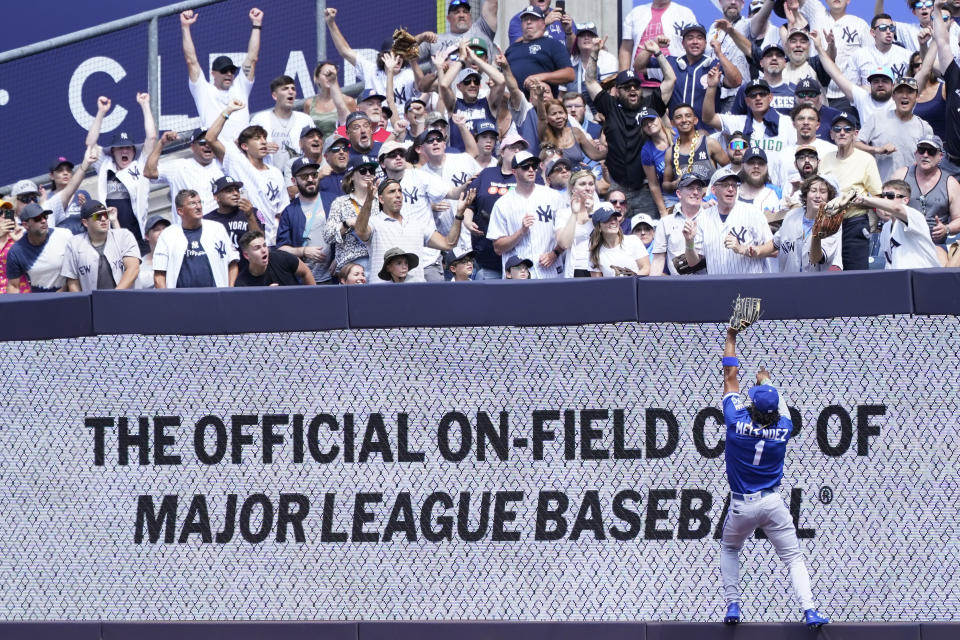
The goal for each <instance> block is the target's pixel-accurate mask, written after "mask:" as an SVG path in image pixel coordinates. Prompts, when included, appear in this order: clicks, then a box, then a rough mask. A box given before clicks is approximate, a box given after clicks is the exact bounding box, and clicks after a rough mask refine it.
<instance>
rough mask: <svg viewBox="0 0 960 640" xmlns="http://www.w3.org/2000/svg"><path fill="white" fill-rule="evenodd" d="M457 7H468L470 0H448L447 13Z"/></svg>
mask: <svg viewBox="0 0 960 640" xmlns="http://www.w3.org/2000/svg"><path fill="white" fill-rule="evenodd" d="M457 7H466V8H467V9H469V8H470V2H469V0H450V4H448V5H447V13H450V12H451V11H453V10H454V9H456V8H457Z"/></svg>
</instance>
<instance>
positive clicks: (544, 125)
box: [530, 90, 607, 165]
mask: <svg viewBox="0 0 960 640" xmlns="http://www.w3.org/2000/svg"><path fill="white" fill-rule="evenodd" d="M530 93H531V97H533V98H534V104H535V105H536V107H537V135H538V136H539V137H540V142H541V143H544V144H548V145H553V146H555V147H556V148H557V150H558V151H559V152H560V154H561V155H562V156H563V157H564V158H566V159H567V160H569V161H570V164H571V165H577V164H580V163H582V162H583V161H584V159H585V158H590V159H591V160H603V159H604V158H606V157H607V148H606V146H605V145H603V144H602V143H600V142H598V141H596V140H594V139H593V138H591V137H590V136H588V135H587V134H586V132H584V130H583V129H581V128H580V127H572V126H570V116H569V114H568V113H567V108H566V107H565V106H563V102H561V101H560V100H557V99H556V98H545V97H544V96H543V91H542V90H538V91H536V92H534V91H531V92H530Z"/></svg>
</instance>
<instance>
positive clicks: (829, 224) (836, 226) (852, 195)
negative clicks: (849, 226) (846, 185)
mask: <svg viewBox="0 0 960 640" xmlns="http://www.w3.org/2000/svg"><path fill="white" fill-rule="evenodd" d="M858 197H860V191H859V190H858V189H856V188H850V189H846V190H845V191H844V192H843V193H841V194H840V195H838V196H837V197H836V198H834V199H833V200H830V201H829V202H825V203H823V204H821V205H820V209H819V210H818V211H817V217H816V219H815V220H814V222H813V235H815V236H816V237H818V238H820V239H821V240H822V239H823V238H829V237H830V236H832V235H833V234H835V233H836V232H837V231H839V230H840V225H842V224H843V217H844V215H845V214H846V213H847V211H849V210H850V209H851V208H852V207H853V206H854V203H855V202H856V200H857V198H858Z"/></svg>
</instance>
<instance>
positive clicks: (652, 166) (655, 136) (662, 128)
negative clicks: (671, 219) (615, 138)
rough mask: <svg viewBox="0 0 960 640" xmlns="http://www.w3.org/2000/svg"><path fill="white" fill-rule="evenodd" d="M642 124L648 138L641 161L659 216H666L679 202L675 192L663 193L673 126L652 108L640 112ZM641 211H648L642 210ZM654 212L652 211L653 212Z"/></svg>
mask: <svg viewBox="0 0 960 640" xmlns="http://www.w3.org/2000/svg"><path fill="white" fill-rule="evenodd" d="M640 124H641V126H642V127H643V133H644V135H646V137H647V140H646V142H644V143H643V148H642V149H641V150H640V162H641V163H642V164H643V173H644V175H646V176H647V185H648V186H649V187H650V196H651V197H652V198H653V203H654V204H655V205H656V206H657V217H658V218H663V217H666V216H667V215H668V214H669V213H670V210H671V209H673V206H674V205H675V204H677V203H678V202H679V200H678V199H677V196H676V195H675V194H673V193H668V194H664V193H663V172H664V169H665V168H666V152H667V149H669V148H670V147H672V146H673V128H672V127H669V126H666V124H665V123H664V120H663V118H661V117H660V116H659V115H657V112H656V111H654V110H653V109H651V108H647V109H644V110H643V111H641V112H640ZM640 213H647V212H646V211H642V212H640ZM651 213H652V212H651Z"/></svg>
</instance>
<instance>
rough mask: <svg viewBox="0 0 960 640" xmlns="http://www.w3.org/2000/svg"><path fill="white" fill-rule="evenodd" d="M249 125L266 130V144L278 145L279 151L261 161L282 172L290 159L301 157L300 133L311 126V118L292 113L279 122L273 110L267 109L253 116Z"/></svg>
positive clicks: (300, 113)
mask: <svg viewBox="0 0 960 640" xmlns="http://www.w3.org/2000/svg"><path fill="white" fill-rule="evenodd" d="M250 124H258V125H260V126H261V127H263V128H264V129H266V130H267V142H275V143H277V144H278V145H280V150H279V151H277V152H276V153H271V154H269V155H268V156H267V157H265V158H264V159H263V161H264V162H266V163H267V164H270V165H273V166H275V167H276V168H277V169H280V170H281V171H282V170H283V168H284V167H285V166H287V163H288V162H289V161H290V159H291V158H296V157H299V156H300V155H301V153H300V132H301V131H303V128H304V127H312V126H313V118H311V117H310V116H308V115H307V114H305V113H304V112H303V111H293V112H291V113H290V117H289V118H287V119H286V120H281V119H280V118H278V117H277V114H275V113H274V112H273V109H268V110H266V111H261V112H259V113H257V114H255V115H254V116H253V118H251V119H250Z"/></svg>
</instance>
